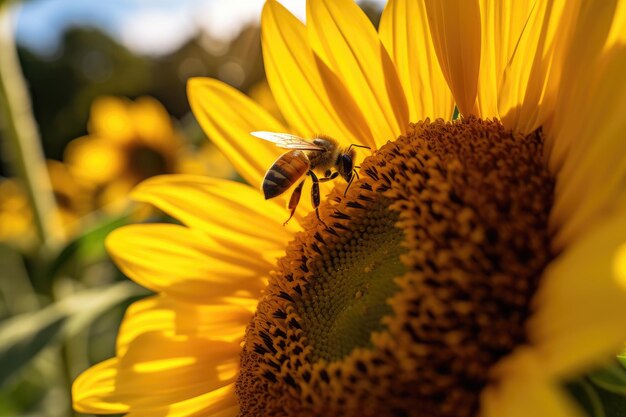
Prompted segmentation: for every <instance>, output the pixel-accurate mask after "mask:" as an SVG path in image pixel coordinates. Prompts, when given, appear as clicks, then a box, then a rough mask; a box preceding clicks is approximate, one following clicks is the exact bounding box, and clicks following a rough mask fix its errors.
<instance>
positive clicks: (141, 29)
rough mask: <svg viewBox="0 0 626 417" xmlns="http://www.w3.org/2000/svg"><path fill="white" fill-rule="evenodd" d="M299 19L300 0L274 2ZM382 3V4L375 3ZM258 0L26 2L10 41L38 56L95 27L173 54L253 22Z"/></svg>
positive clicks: (143, 48) (135, 45)
mask: <svg viewBox="0 0 626 417" xmlns="http://www.w3.org/2000/svg"><path fill="white" fill-rule="evenodd" d="M279 1H280V3H282V4H283V5H284V6H285V7H287V8H288V9H289V10H291V12H292V13H294V14H295V15H296V16H298V17H299V18H300V19H302V20H304V16H305V1H304V0H279ZM380 1H381V3H384V0H380ZM263 4H264V0H31V1H28V2H25V3H24V4H23V5H21V6H20V8H21V9H20V10H19V11H18V16H17V28H16V31H17V32H16V36H17V40H18V42H19V43H20V44H22V45H24V46H27V47H29V48H31V49H33V50H35V51H36V52H39V53H40V54H44V55H45V54H48V55H50V54H53V53H54V51H55V50H56V47H57V46H58V44H59V41H60V38H61V34H62V33H63V31H64V30H65V29H66V28H67V27H70V26H76V25H79V26H96V27H98V28H101V29H103V30H105V31H107V32H109V33H110V34H111V35H113V36H114V37H115V38H117V39H118V40H119V41H121V42H122V43H123V44H124V45H126V46H127V47H129V48H131V49H133V50H134V51H136V52H139V53H146V54H164V53H168V52H171V51H173V50H175V49H176V48H177V47H178V46H180V45H181V44H182V43H184V42H185V41H186V40H187V39H188V38H189V37H190V36H192V35H193V34H194V33H196V31H197V29H198V28H201V29H204V30H205V31H207V32H209V33H210V34H211V35H214V36H216V37H218V38H224V39H228V38H231V37H233V36H235V35H236V34H237V33H238V31H239V29H240V28H241V26H242V25H243V24H245V23H248V22H254V21H258V19H259V17H260V15H261V9H262V7H263Z"/></svg>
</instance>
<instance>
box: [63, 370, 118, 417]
mask: <svg viewBox="0 0 626 417" xmlns="http://www.w3.org/2000/svg"><path fill="white" fill-rule="evenodd" d="M117 373H118V372H117V359H115V358H112V359H108V360H106V361H104V362H101V363H99V364H97V365H94V366H92V367H91V368H89V369H87V370H86V371H85V372H83V373H82V374H80V375H79V376H78V378H76V380H75V381H74V384H72V402H73V404H74V409H75V410H76V411H78V412H80V413H97V414H121V413H126V412H128V404H127V403H125V402H121V401H113V400H112V399H111V398H110V396H111V395H112V394H113V393H114V392H115V379H116V377H117Z"/></svg>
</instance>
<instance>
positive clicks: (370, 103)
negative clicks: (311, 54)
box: [307, 0, 409, 147]
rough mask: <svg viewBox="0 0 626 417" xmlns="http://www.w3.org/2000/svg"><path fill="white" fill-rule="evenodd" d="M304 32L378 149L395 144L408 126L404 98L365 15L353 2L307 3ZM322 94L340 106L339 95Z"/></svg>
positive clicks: (333, 92) (324, 0) (334, 92)
mask: <svg viewBox="0 0 626 417" xmlns="http://www.w3.org/2000/svg"><path fill="white" fill-rule="evenodd" d="M307 29H308V34H309V40H310V42H311V46H312V47H313V50H314V51H315V53H316V54H317V56H318V57H319V58H320V60H321V62H322V63H323V64H324V65H325V66H326V67H327V68H328V69H329V70H330V71H331V72H332V73H334V74H335V75H336V76H337V77H338V78H339V79H341V80H342V81H343V84H344V85H345V87H346V90H347V91H348V93H349V95H351V96H352V97H353V98H354V100H355V101H356V102H357V103H358V104H359V107H360V109H361V112H362V114H363V115H364V116H365V119H366V120H367V122H368V125H369V128H370V131H371V132H372V134H373V135H374V141H375V143H376V144H377V146H379V147H380V146H381V145H383V144H385V143H386V142H387V141H389V140H395V139H396V138H397V137H398V136H399V135H400V134H402V133H403V132H404V131H405V130H406V128H407V126H408V122H409V114H408V107H407V103H406V98H405V97H404V92H403V91H402V85H401V84H400V80H399V79H398V75H397V73H396V69H395V67H394V65H393V63H392V62H391V59H390V58H389V55H388V53H387V51H386V50H385V48H384V47H383V46H382V44H381V43H380V40H379V39H378V35H377V33H376V30H375V29H374V27H373V26H372V24H371V23H370V21H369V19H368V18H367V16H366V15H365V13H363V11H362V10H361V9H360V8H359V7H358V6H357V5H356V4H355V3H354V2H353V1H352V0H332V1H330V0H319V1H309V2H307ZM324 65H322V66H321V67H320V69H322V68H323V67H324ZM322 77H323V78H324V79H325V80H324V81H325V82H326V83H328V84H327V86H329V84H330V81H329V78H330V74H329V73H328V71H322ZM327 91H328V93H329V95H330V99H331V101H333V102H336V103H341V102H342V98H341V97H340V94H343V93H342V92H341V91H337V90H336V89H332V88H328V90H327Z"/></svg>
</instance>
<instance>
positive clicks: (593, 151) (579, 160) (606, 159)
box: [548, 32, 626, 248]
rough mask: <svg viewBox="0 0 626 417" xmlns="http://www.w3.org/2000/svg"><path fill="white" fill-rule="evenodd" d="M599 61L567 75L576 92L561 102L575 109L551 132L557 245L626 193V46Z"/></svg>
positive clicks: (589, 224) (566, 84)
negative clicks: (625, 112)
mask: <svg viewBox="0 0 626 417" xmlns="http://www.w3.org/2000/svg"><path fill="white" fill-rule="evenodd" d="M605 36H606V32H605ZM596 61H599V62H601V63H600V64H598V65H590V66H589V67H593V68H594V71H593V72H591V73H590V72H589V71H587V70H585V71H583V75H584V77H583V78H580V79H576V78H574V79H570V78H569V77H567V78H566V79H564V88H567V89H568V91H569V92H570V94H568V95H563V97H562V98H559V103H560V104H559V107H563V109H564V110H563V111H565V112H569V111H575V112H574V113H570V115H569V117H567V118H564V117H561V118H560V120H559V121H557V122H555V123H560V125H555V126H553V127H552V129H551V130H550V132H549V136H548V138H550V139H552V141H553V144H554V147H553V148H552V151H553V152H552V153H551V155H550V161H549V162H550V168H551V169H552V170H554V171H556V172H555V175H556V176H557V184H556V189H555V203H554V207H553V209H552V213H551V219H550V220H551V227H552V228H553V229H554V230H555V231H556V232H557V236H556V237H555V239H554V246H555V248H560V247H563V246H564V245H565V244H567V242H568V241H572V240H573V239H575V237H576V236H577V235H579V234H581V233H583V232H584V231H585V230H588V229H589V228H591V227H593V225H594V224H595V222H596V220H598V219H600V218H602V217H603V216H605V215H606V213H610V212H611V211H613V210H615V207H616V205H617V204H619V203H620V202H621V201H623V200H624V198H626V193H625V192H624V187H623V184H624V181H625V179H626V160H624V158H623V156H624V154H625V153H626V143H625V142H624V140H623V135H624V131H625V129H626V119H625V118H624V115H623V108H624V106H626V88H624V87H623V83H622V80H623V74H624V73H625V72H626V48H624V47H622V48H621V49H619V50H615V51H612V52H611V53H610V54H607V55H605V56H603V57H602V60H601V61H600V59H599V58H597V57H596ZM590 62H593V61H590ZM578 65H579V66H580V65H582V64H578ZM573 81H578V83H574V82H573ZM578 114H582V115H584V117H576V115H578Z"/></svg>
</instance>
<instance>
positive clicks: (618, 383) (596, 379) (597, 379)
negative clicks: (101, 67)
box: [589, 360, 626, 400]
mask: <svg viewBox="0 0 626 417" xmlns="http://www.w3.org/2000/svg"><path fill="white" fill-rule="evenodd" d="M589 380H590V381H591V382H592V383H593V384H594V385H596V386H597V387H598V388H600V389H602V390H604V391H608V392H611V393H613V394H617V395H622V396H626V369H625V368H624V367H623V366H622V365H621V363H620V362H618V361H617V360H616V361H615V362H614V363H613V364H611V365H610V366H607V367H605V368H603V369H601V370H599V371H596V372H594V373H592V374H591V375H589ZM625 400H626V398H625Z"/></svg>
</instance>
